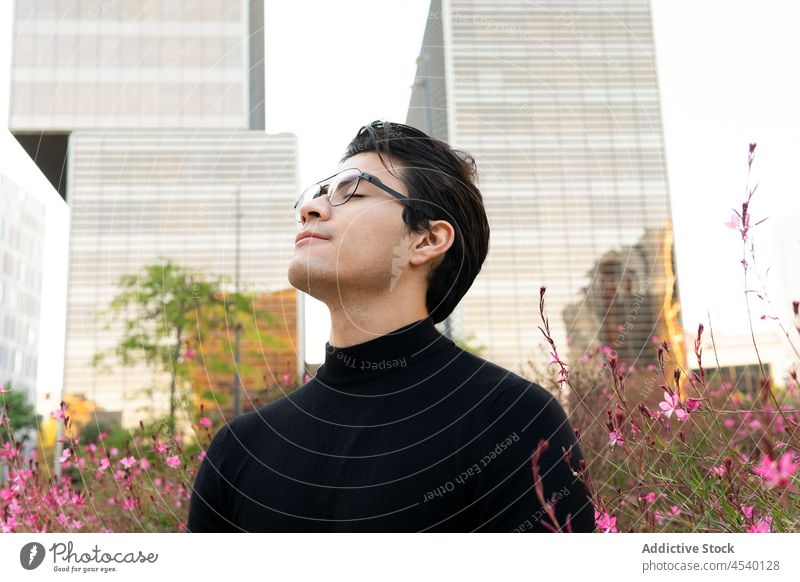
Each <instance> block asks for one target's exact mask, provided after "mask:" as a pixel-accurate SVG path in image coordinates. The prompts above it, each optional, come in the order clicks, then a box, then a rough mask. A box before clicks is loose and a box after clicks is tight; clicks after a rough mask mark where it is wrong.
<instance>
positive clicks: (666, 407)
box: [658, 390, 689, 420]
mask: <svg viewBox="0 0 800 582" xmlns="http://www.w3.org/2000/svg"><path fill="white" fill-rule="evenodd" d="M658 406H659V408H661V410H663V411H664V414H665V415H666V417H667V418H670V417H672V413H673V412H674V413H675V416H676V417H677V418H678V420H684V419H685V418H686V417H687V416H689V413H688V412H686V411H685V410H683V409H682V408H679V406H680V401H679V400H678V395H677V394H670V393H669V392H667V391H666V390H665V391H664V401H663V402H659V403H658Z"/></svg>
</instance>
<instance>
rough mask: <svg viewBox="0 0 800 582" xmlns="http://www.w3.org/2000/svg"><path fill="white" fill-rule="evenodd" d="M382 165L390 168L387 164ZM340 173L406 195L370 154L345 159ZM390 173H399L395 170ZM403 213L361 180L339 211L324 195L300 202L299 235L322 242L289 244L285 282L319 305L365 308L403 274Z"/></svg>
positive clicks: (394, 202)
mask: <svg viewBox="0 0 800 582" xmlns="http://www.w3.org/2000/svg"><path fill="white" fill-rule="evenodd" d="M384 159H387V158H386V157H385V156H384ZM387 164H388V165H389V166H390V167H392V166H391V163H390V162H389V161H388V159H387ZM345 168H358V169H359V170H362V171H363V172H366V173H368V174H372V175H373V176H375V177H376V178H378V179H379V180H381V181H382V182H383V183H384V184H386V185H387V186H389V187H391V188H394V189H395V190H397V191H398V192H400V193H401V194H404V195H406V196H408V195H409V192H408V191H407V189H406V186H405V184H404V183H403V182H402V181H401V180H400V179H399V178H397V177H396V176H393V175H392V174H390V173H389V171H388V170H387V169H386V168H385V167H384V166H383V164H382V163H381V160H380V158H379V157H378V155H377V154H376V153H374V152H365V153H360V154H357V155H355V156H353V157H351V158H349V159H348V160H347V161H345V162H344V163H342V164H340V165H339V166H338V168H337V171H338V170H343V169H345ZM392 171H393V172H394V173H395V174H399V173H400V172H399V169H398V168H396V167H395V168H393V170H392ZM330 173H333V172H330ZM403 209H404V205H403V204H402V203H400V202H398V201H397V200H396V199H395V198H394V197H393V196H391V195H390V194H388V193H386V192H384V191H383V190H381V189H380V188H378V187H377V186H375V185H373V184H371V183H369V182H368V181H366V180H361V181H360V183H359V185H358V189H357V190H356V192H355V194H354V195H353V196H352V198H350V200H348V201H347V202H346V203H345V204H342V205H340V206H335V207H334V206H331V205H330V204H329V202H328V199H327V197H326V196H324V195H323V196H319V197H318V198H316V199H314V200H310V201H306V202H305V203H304V205H303V207H302V208H301V218H300V222H301V224H302V229H303V230H304V231H305V230H308V231H310V232H313V233H315V234H318V235H319V236H322V237H325V238H326V239H327V240H322V239H318V238H312V239H305V240H301V241H300V242H299V243H296V244H295V246H294V255H293V256H292V260H291V263H290V265H289V272H288V275H289V282H290V283H291V284H292V286H293V287H295V288H297V289H300V290H301V291H304V292H306V293H308V294H309V295H311V296H312V297H316V298H317V299H319V300H320V301H323V302H326V303H329V304H330V302H331V301H334V302H337V303H341V304H342V305H345V306H347V305H355V306H357V305H358V303H359V302H362V301H363V304H364V305H366V304H368V303H369V300H370V299H374V298H375V297H376V296H382V295H386V294H388V293H390V292H392V290H394V289H396V285H397V284H398V282H399V279H400V276H401V275H402V274H403V271H404V270H406V269H407V266H408V261H407V258H406V257H407V256H408V248H409V245H410V244H411V241H410V239H409V238H408V235H407V234H406V230H405V225H404V223H403V219H402V214H403ZM404 282H405V281H404Z"/></svg>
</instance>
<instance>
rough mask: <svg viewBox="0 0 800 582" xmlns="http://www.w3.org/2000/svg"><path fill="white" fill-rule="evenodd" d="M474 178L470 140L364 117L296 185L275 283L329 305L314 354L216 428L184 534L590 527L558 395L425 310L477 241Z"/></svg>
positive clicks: (482, 252)
mask: <svg viewBox="0 0 800 582" xmlns="http://www.w3.org/2000/svg"><path fill="white" fill-rule="evenodd" d="M476 181H477V169H476V167H475V163H474V160H473V159H472V158H471V157H470V156H469V155H467V154H464V153H463V152H460V151H458V150H453V149H452V148H450V147H449V146H448V145H447V144H446V143H444V142H442V141H440V140H436V139H433V138H430V137H429V136H427V135H426V134H424V133H423V132H421V131H419V130H417V129H414V128H412V127H408V126H405V125H402V124H394V123H389V122H383V121H375V122H373V123H371V124H370V125H367V126H364V127H362V128H361V129H360V130H359V132H358V133H357V134H356V136H355V138H354V139H353V140H352V141H351V143H350V144H349V146H348V148H347V151H346V153H345V155H344V157H343V158H342V160H341V161H340V164H339V167H338V168H337V169H336V172H335V174H334V175H333V176H331V177H329V178H326V179H325V180H322V181H321V182H319V183H318V184H315V185H313V186H311V187H310V188H308V189H306V190H305V191H304V192H303V194H301V195H300V197H299V198H298V200H297V203H296V205H295V211H296V218H297V220H298V222H299V223H300V224H301V226H302V230H301V232H300V233H299V234H298V240H297V242H296V243H295V248H294V256H293V258H292V261H291V264H290V265H289V280H290V282H291V284H292V285H293V286H294V287H296V288H298V289H300V290H301V291H303V292H305V293H308V294H309V295H311V296H313V297H316V298H318V299H319V300H321V301H323V302H324V303H326V305H327V306H328V308H329V310H330V315H331V333H330V339H329V341H328V342H327V343H326V346H325V347H326V353H325V362H324V364H323V365H322V366H321V367H320V368H319V370H318V371H317V374H316V376H315V377H314V378H312V379H311V380H310V381H309V382H307V383H306V384H305V385H303V386H301V387H299V388H298V389H296V390H295V391H294V392H292V393H290V394H289V395H287V396H285V397H284V398H281V399H280V400H277V401H275V402H272V403H270V404H269V405H267V406H265V407H263V408H261V409H259V410H256V411H253V412H250V413H248V414H245V415H243V416H241V417H239V418H237V419H234V420H233V421H231V422H230V423H229V424H228V425H226V426H224V427H223V428H222V429H221V430H220V431H219V432H218V433H217V434H216V435H215V437H214V440H213V441H212V443H211V445H210V446H209V449H208V451H207V452H206V457H205V459H204V460H203V463H202V465H201V467H200V470H199V472H198V474H197V478H196V482H195V487H194V490H193V493H192V498H191V503H190V509H189V523H188V529H189V530H190V531H192V532H203V531H206V532H207V531H216V532H237V531H246V532H256V531H257V532H278V531H309V532H311V531H395V532H427V531H439V532H447V531H449V532H472V531H487V532H509V531H552V530H556V529H560V530H561V531H574V532H587V531H593V530H594V527H595V522H594V507H593V505H592V502H591V499H590V497H589V495H588V493H587V490H586V488H585V486H584V483H583V482H582V480H581V479H580V478H578V474H577V473H578V471H579V463H580V461H581V459H582V458H583V457H582V454H581V451H580V448H579V446H578V443H577V441H576V438H575V435H574V432H573V430H572V428H571V427H570V425H569V423H568V421H567V418H566V416H565V414H564V411H563V409H562V408H561V406H560V405H559V404H558V402H557V401H556V399H555V398H554V397H553V396H551V395H550V394H549V393H548V392H547V391H546V390H544V389H543V388H542V387H540V386H538V385H536V384H534V383H532V382H530V381H528V380H526V379H524V378H522V377H520V376H518V375H516V374H514V373H512V372H510V371H508V370H505V369H503V368H501V367H499V366H497V365H495V364H493V363H491V362H488V361H486V360H484V359H482V358H479V357H477V356H475V355H473V354H471V353H469V352H467V351H465V350H463V349H461V348H460V347H458V346H457V345H456V344H455V343H454V342H453V341H451V340H450V339H449V338H447V337H446V336H444V335H442V334H441V333H439V331H438V330H437V328H436V327H435V325H434V324H436V323H439V322H441V321H443V320H444V319H445V318H446V317H447V316H448V315H449V314H450V313H451V312H452V311H453V309H454V308H455V306H456V305H457V304H458V302H459V301H460V300H461V298H462V297H463V296H464V294H465V293H466V292H467V290H468V289H469V288H470V286H471V285H472V282H473V281H474V279H475V277H476V276H477V275H478V273H479V271H480V269H481V266H482V264H483V261H484V259H485V258H486V255H487V253H488V250H489V223H488V220H487V217H486V212H485V209H484V206H483V199H482V196H481V193H480V191H479V190H478V188H477V185H476ZM307 235H310V236H307ZM543 441H544V442H546V448H542V449H538V450H537V447H538V445H539V444H540V443H542V442H543ZM542 446H543V447H544V446H545V445H542ZM567 459H569V463H571V466H570V464H568V461H567ZM534 461H536V462H534ZM534 465H535V466H536V467H535V468H536V471H537V475H538V484H539V485H540V487H541V490H540V491H539V493H540V494H541V495H543V497H542V498H543V499H545V500H546V501H545V503H544V504H543V503H542V502H541V501H540V496H539V495H537V487H536V482H535V480H534Z"/></svg>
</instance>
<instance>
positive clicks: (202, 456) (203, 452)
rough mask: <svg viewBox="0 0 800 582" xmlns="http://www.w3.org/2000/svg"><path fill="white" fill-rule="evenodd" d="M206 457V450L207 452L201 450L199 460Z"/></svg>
mask: <svg viewBox="0 0 800 582" xmlns="http://www.w3.org/2000/svg"><path fill="white" fill-rule="evenodd" d="M205 458H206V452H205V451H200V454H199V455H197V459H198V460H199V461H202V460H203V459H205Z"/></svg>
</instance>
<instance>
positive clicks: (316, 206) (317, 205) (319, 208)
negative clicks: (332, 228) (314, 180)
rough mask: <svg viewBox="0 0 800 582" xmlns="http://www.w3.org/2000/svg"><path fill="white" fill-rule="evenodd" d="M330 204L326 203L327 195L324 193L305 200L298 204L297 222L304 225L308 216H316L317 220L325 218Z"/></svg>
mask: <svg viewBox="0 0 800 582" xmlns="http://www.w3.org/2000/svg"><path fill="white" fill-rule="evenodd" d="M330 208H331V207H330V204H328V197H327V196H325V195H322V196H317V197H316V198H314V199H312V200H306V201H305V202H303V203H302V204H301V205H300V208H299V209H298V212H299V219H298V223H300V224H302V225H305V224H306V223H307V222H308V217H309V216H316V217H317V219H318V220H323V217H324V219H325V220H327V218H328V215H327V214H326V213H330Z"/></svg>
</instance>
